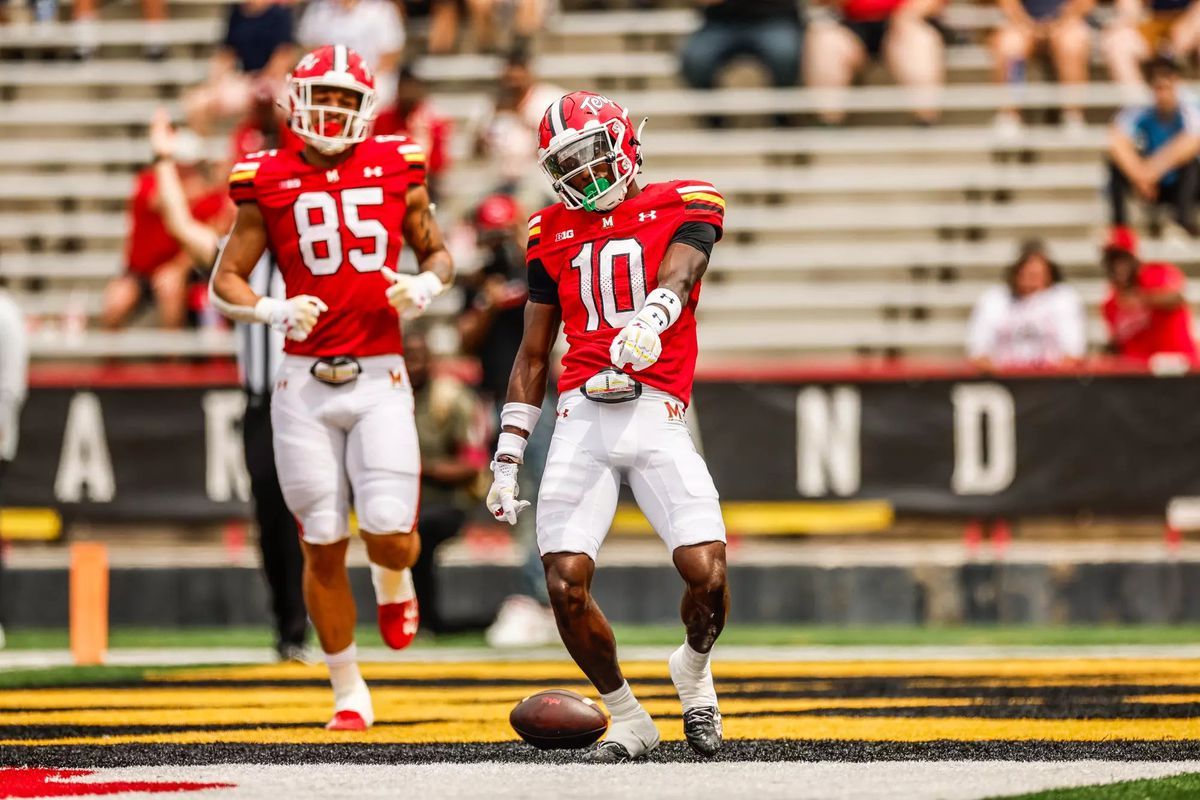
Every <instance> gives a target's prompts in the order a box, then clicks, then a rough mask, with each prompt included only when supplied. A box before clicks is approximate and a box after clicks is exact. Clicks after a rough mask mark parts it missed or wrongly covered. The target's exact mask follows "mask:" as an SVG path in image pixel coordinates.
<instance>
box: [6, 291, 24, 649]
mask: <svg viewBox="0 0 1200 800" xmlns="http://www.w3.org/2000/svg"><path fill="white" fill-rule="evenodd" d="M28 388H29V347H28V343H27V342H26V340H25V317H24V316H22V314H21V309H20V308H18V307H17V304H16V303H15V302H14V301H13V299H12V298H11V297H10V296H9V294H8V292H6V291H4V290H3V289H0V501H2V500H3V497H4V495H3V489H4V472H5V470H6V468H7V467H8V464H9V462H10V461H12V460H13V458H14V457H15V456H16V455H17V435H18V433H19V432H20V423H21V406H22V405H23V404H24V403H25V394H26V392H27V390H28ZM3 573H4V551H3V548H2V547H0V590H2V589H3V585H2V584H3V581H4V574H3ZM0 605H3V604H0ZM0 622H3V620H0ZM2 647H4V628H3V626H0V648H2Z"/></svg>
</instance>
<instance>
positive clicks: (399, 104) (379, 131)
mask: <svg viewBox="0 0 1200 800" xmlns="http://www.w3.org/2000/svg"><path fill="white" fill-rule="evenodd" d="M428 95H429V91H428V89H427V87H426V86H425V82H424V81H422V80H421V79H420V78H418V77H417V76H416V74H415V73H414V72H413V69H412V67H411V66H409V65H405V66H403V67H401V68H400V76H399V79H398V80H397V82H396V102H395V103H393V104H392V105H391V106H389V107H388V108H385V109H384V110H383V111H381V112H380V113H379V116H378V117H377V118H376V119H375V134H376V135H387V134H395V133H400V134H404V135H405V136H408V137H410V138H412V139H414V140H416V142H417V144H419V145H421V147H423V148H425V165H426V172H425V183H426V185H427V186H428V187H429V195H430V197H432V198H433V199H434V200H435V201H436V200H437V199H438V197H439V195H440V194H441V192H440V189H441V182H442V181H441V179H442V176H443V175H444V174H445V172H446V170H447V169H448V168H449V166H450V134H451V132H452V131H453V121H452V120H451V119H450V118H449V117H447V116H444V115H442V114H441V113H439V112H438V110H437V108H436V106H434V104H433V103H432V102H430V100H429V97H428Z"/></svg>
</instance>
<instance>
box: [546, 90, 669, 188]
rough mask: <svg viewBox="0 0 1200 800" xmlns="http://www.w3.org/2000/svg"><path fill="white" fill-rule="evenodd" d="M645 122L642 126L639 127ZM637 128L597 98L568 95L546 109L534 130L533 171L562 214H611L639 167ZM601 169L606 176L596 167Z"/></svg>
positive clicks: (589, 94)
mask: <svg viewBox="0 0 1200 800" xmlns="http://www.w3.org/2000/svg"><path fill="white" fill-rule="evenodd" d="M645 124H646V123H645V120H643V121H642V125H645ZM640 135H641V128H638V130H637V132H636V133H635V132H634V130H633V125H632V124H631V123H630V121H629V114H628V113H627V112H626V111H625V109H623V108H621V106H619V105H617V104H616V103H614V102H613V101H612V100H609V99H608V98H607V97H604V96H603V95H598V94H595V93H593V92H572V93H571V94H568V95H564V96H562V97H560V98H559V99H558V100H556V101H554V102H553V103H551V104H550V107H549V108H548V109H546V114H545V116H543V117H542V124H541V125H539V126H538V166H540V167H541V168H542V171H543V172H545V173H546V177H548V178H549V179H550V184H551V185H552V186H553V187H554V191H555V192H556V193H557V194H558V196H559V197H560V198H561V199H562V201H563V205H565V206H566V207H567V208H583V209H586V210H588V211H611V210H612V209H614V208H616V206H617V204H618V203H620V202H621V201H622V200H624V199H625V193H626V192H627V191H628V189H629V182H630V181H632V180H633V178H634V176H635V175H637V173H638V169H640V168H641V166H642V144H641V142H639V141H638V137H639V136H640ZM601 164H604V165H607V169H606V170H600V173H601V174H597V167H599V166H600V165H601Z"/></svg>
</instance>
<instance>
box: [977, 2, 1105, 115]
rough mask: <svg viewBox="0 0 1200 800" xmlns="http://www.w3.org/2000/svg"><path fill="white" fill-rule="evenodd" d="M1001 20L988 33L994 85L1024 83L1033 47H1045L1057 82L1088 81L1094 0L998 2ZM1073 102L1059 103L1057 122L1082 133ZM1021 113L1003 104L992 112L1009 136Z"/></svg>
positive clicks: (1079, 112) (1068, 85)
mask: <svg viewBox="0 0 1200 800" xmlns="http://www.w3.org/2000/svg"><path fill="white" fill-rule="evenodd" d="M999 2H1000V10H1001V11H1002V12H1004V21H1003V22H1002V23H1001V24H1000V27H999V29H998V30H997V31H996V32H995V34H994V35H993V37H992V55H993V57H994V58H995V70H994V75H995V79H996V82H997V83H1002V84H1003V83H1007V84H1008V85H1009V86H1010V87H1011V88H1013V89H1017V88H1018V87H1019V86H1021V85H1023V84H1024V83H1025V72H1026V68H1027V65H1028V63H1029V59H1030V58H1031V57H1032V56H1033V55H1034V53H1035V51H1037V50H1044V51H1046V52H1047V53H1048V54H1049V56H1050V58H1051V60H1052V61H1053V62H1054V71H1055V73H1056V74H1057V76H1058V80H1059V83H1061V84H1062V85H1063V86H1064V87H1067V91H1068V92H1070V89H1071V87H1078V86H1080V85H1082V84H1085V83H1087V80H1088V56H1089V35H1090V34H1089V30H1088V23H1087V16H1088V14H1090V13H1091V11H1092V8H1093V7H1094V6H1095V0H999ZM1077 103H1078V101H1077V100H1074V101H1073V102H1072V101H1071V99H1070V98H1069V101H1068V102H1067V103H1065V104H1064V107H1063V117H1062V122H1063V126H1064V127H1065V128H1066V129H1067V131H1068V132H1070V133H1072V134H1073V135H1076V136H1078V135H1081V134H1082V132H1083V131H1084V129H1085V128H1084V119H1083V112H1082V111H1081V110H1080V108H1079V106H1078V104H1077ZM1020 127H1021V116H1020V112H1019V111H1017V109H1015V108H1004V109H1001V110H1000V113H999V114H997V116H996V130H997V132H998V133H1000V134H1001V135H1002V136H1005V137H1007V138H1015V137H1016V136H1017V135H1019V133H1020Z"/></svg>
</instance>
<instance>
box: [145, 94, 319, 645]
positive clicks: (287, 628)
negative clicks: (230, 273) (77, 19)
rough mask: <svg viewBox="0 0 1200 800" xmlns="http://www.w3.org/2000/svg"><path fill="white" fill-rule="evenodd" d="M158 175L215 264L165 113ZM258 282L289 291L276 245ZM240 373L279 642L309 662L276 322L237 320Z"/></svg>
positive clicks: (174, 211)
mask: <svg viewBox="0 0 1200 800" xmlns="http://www.w3.org/2000/svg"><path fill="white" fill-rule="evenodd" d="M150 143H151V146H152V147H153V149H154V163H155V170H154V172H155V178H156V180H157V183H158V193H159V203H160V206H161V208H162V214H163V223H164V224H165V225H166V228H167V230H168V231H170V233H171V235H172V236H174V237H175V239H177V240H178V241H179V243H180V245H181V246H182V247H183V249H184V250H185V251H187V253H188V254H189V255H190V256H191V257H192V258H193V259H194V260H195V262H196V263H197V264H206V265H208V266H210V267H211V266H212V265H213V264H215V263H216V260H217V255H218V253H219V251H220V248H221V246H222V244H223V242H222V241H221V240H220V238H219V237H218V235H217V233H216V232H215V231H213V230H212V229H211V228H209V227H208V226H206V225H204V224H202V223H200V222H198V221H197V220H196V219H195V218H194V217H192V215H191V212H190V211H189V209H188V204H187V200H186V198H185V197H184V193H183V187H182V186H181V184H180V182H179V173H178V172H177V170H176V168H175V164H174V162H173V160H172V154H173V151H174V144H175V137H174V133H173V131H172V130H171V123H170V119H169V117H167V115H166V113H165V112H159V114H157V115H156V116H155V118H154V121H153V122H152V124H151V126H150ZM250 286H251V287H252V288H253V289H254V291H255V292H257V293H258V294H260V295H262V296H263V297H276V298H279V299H283V298H285V297H286V294H287V293H286V289H285V287H284V284H283V276H282V275H281V274H280V272H279V267H278V265H277V264H276V263H275V259H274V256H272V254H271V253H270V251H268V252H266V253H264V254H263V257H262V259H260V260H259V262H258V264H257V265H255V267H254V272H253V273H251V275H250ZM237 351H238V372H239V374H240V376H241V379H242V386H243V387H244V388H245V389H246V416H245V417H244V419H243V421H242V439H243V443H244V445H245V451H246V468H247V470H248V471H249V472H250V491H251V493H252V494H253V495H254V515H255V517H256V519H257V521H258V530H259V545H260V547H261V549H262V558H263V572H265V573H266V576H267V585H268V586H269V587H270V590H271V610H272V611H273V613H274V615H275V630H276V640H275V649H276V652H278V653H279V657H280V658H281V659H283V660H285V661H306V660H307V656H306V651H305V646H304V640H305V638H306V637H307V635H308V614H307V612H306V611H305V608H304V592H303V586H302V575H303V570H304V556H303V554H302V553H301V552H300V534H299V531H297V529H296V520H295V518H294V517H292V515H291V512H289V511H288V509H287V505H286V504H285V503H284V501H283V492H282V491H281V490H280V488H279V476H278V475H277V474H276V472H275V450H274V446H273V445H272V441H271V440H272V436H271V384H272V378H273V376H274V374H275V369H276V368H277V367H278V366H279V362H280V361H281V359H282V358H283V335H282V334H279V333H277V332H275V331H274V330H272V329H271V327H270V326H268V325H242V324H239V325H238V326H237Z"/></svg>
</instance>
